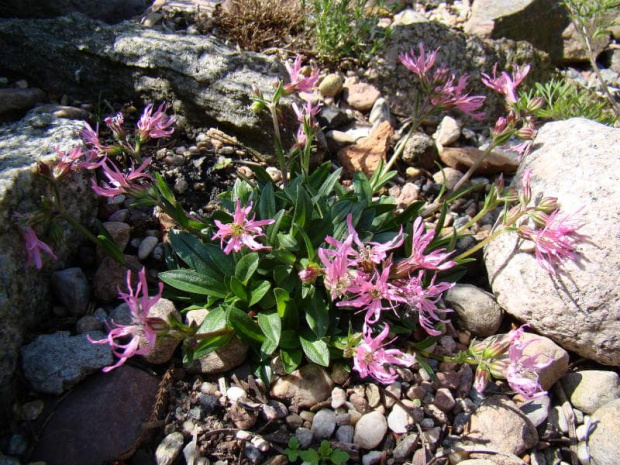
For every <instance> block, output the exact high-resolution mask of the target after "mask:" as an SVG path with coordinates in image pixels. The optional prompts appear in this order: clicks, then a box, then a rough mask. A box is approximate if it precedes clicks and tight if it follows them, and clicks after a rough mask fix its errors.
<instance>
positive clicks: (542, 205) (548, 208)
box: [536, 197, 559, 214]
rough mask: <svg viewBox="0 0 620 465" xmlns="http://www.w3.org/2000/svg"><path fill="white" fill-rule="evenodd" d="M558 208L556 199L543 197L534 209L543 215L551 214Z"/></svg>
mask: <svg viewBox="0 0 620 465" xmlns="http://www.w3.org/2000/svg"><path fill="white" fill-rule="evenodd" d="M558 208H559V205H558V199H557V198H556V197H543V198H542V200H541V201H540V202H538V205H536V209H537V210H540V211H543V212H545V213H549V214H551V213H553V212H554V211H556V210H557V209H558Z"/></svg>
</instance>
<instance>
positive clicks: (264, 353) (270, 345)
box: [260, 338, 278, 360]
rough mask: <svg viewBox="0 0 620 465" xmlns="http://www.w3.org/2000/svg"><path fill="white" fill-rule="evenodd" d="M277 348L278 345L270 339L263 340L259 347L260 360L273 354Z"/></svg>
mask: <svg viewBox="0 0 620 465" xmlns="http://www.w3.org/2000/svg"><path fill="white" fill-rule="evenodd" d="M277 348H278V343H277V342H276V341H274V340H272V339H269V338H267V339H265V341H264V342H263V343H262V345H261V346H260V352H261V359H263V360H266V359H267V358H269V356H270V355H271V354H273V353H274V352H275V351H276V349H277Z"/></svg>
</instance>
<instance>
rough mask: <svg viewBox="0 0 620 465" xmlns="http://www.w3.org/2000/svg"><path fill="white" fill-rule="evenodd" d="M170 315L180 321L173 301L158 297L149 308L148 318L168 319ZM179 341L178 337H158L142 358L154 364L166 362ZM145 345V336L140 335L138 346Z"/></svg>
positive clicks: (146, 343) (170, 357)
mask: <svg viewBox="0 0 620 465" xmlns="http://www.w3.org/2000/svg"><path fill="white" fill-rule="evenodd" d="M171 317H172V318H176V319H177V321H181V314H180V313H179V312H178V311H177V309H176V307H175V306H174V303H173V302H172V301H171V300H168V299H159V300H158V301H157V302H155V305H153V306H152V307H151V309H150V310H149V318H161V319H162V320H165V321H170V318H171ZM180 342H181V341H180V340H179V339H177V338H174V337H158V338H157V342H156V344H155V346H154V347H153V348H152V349H151V351H150V352H149V353H148V354H146V355H144V359H145V360H146V361H147V362H149V363H153V364H155V365H161V364H162V363H167V362H169V361H170V359H172V356H173V355H174V351H175V350H176V348H177V347H178V346H179V343H180ZM147 345H148V342H147V340H146V338H145V337H144V336H141V337H140V341H139V346H140V348H142V347H146V346H147Z"/></svg>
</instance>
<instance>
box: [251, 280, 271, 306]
mask: <svg viewBox="0 0 620 465" xmlns="http://www.w3.org/2000/svg"><path fill="white" fill-rule="evenodd" d="M269 289H271V283H270V282H269V281H261V283H260V284H259V285H258V286H256V287H254V288H253V289H252V290H251V291H250V303H249V305H250V307H251V306H252V305H256V304H257V303H259V302H260V301H261V300H262V299H263V297H265V295H267V293H268V292H269Z"/></svg>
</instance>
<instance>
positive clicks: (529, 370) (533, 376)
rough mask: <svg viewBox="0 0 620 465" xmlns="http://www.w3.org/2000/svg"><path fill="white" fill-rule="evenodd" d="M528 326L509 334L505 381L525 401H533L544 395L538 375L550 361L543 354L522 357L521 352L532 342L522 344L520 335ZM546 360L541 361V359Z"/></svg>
mask: <svg viewBox="0 0 620 465" xmlns="http://www.w3.org/2000/svg"><path fill="white" fill-rule="evenodd" d="M527 326H528V325H523V326H521V327H520V328H519V329H516V330H513V331H511V332H510V334H509V337H510V339H511V342H512V344H511V346H510V348H509V349H508V358H509V363H508V367H507V368H506V379H507V380H508V384H509V385H510V387H511V388H512V389H514V390H515V391H516V392H518V393H519V394H521V395H522V396H523V397H525V398H526V399H534V398H536V397H540V396H542V395H544V394H545V391H544V389H543V388H542V386H541V385H540V383H539V382H538V373H539V371H540V370H542V369H543V368H546V367H548V366H549V365H550V364H551V363H552V360H551V359H549V357H547V356H545V355H543V354H535V355H524V353H523V351H524V350H525V348H526V347H527V346H528V345H530V344H531V343H532V342H534V340H533V339H532V340H530V341H529V342H524V341H522V340H521V335H522V334H523V331H524V330H525V328H526V327H527ZM545 357H546V358H547V360H541V358H545Z"/></svg>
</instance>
